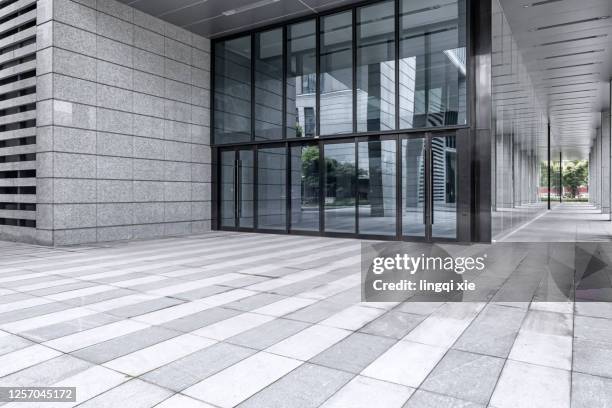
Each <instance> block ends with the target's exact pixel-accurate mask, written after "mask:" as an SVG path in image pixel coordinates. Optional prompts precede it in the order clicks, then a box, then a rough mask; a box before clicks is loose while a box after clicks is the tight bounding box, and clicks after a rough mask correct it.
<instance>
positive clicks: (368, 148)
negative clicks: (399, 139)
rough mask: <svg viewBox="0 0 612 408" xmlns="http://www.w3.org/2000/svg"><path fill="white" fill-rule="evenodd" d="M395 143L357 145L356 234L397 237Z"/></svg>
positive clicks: (361, 143)
mask: <svg viewBox="0 0 612 408" xmlns="http://www.w3.org/2000/svg"><path fill="white" fill-rule="evenodd" d="M395 146H396V141H395V140H374V141H364V142H359V143H358V156H359V167H358V170H357V172H358V177H357V179H358V183H357V186H358V187H357V188H358V193H357V194H358V203H359V233H360V234H366V235H387V236H388V235H395V234H396V222H397V213H396V209H397V206H396V170H395V166H396V147H395Z"/></svg>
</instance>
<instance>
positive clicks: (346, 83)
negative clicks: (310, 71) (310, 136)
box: [319, 11, 353, 135]
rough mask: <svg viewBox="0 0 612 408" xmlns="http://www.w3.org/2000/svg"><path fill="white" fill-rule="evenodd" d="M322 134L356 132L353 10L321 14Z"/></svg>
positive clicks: (320, 78) (320, 76) (320, 75)
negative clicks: (354, 126)
mask: <svg viewBox="0 0 612 408" xmlns="http://www.w3.org/2000/svg"><path fill="white" fill-rule="evenodd" d="M320 47H321V54H320V67H321V73H320V74H319V80H320V81H321V95H320V97H319V98H320V104H321V115H320V125H319V126H320V132H321V134H322V135H333V134H338V133H352V132H353V13H352V12H351V11H345V12H342V13H337V14H332V15H329V16H324V17H322V18H321V33H320Z"/></svg>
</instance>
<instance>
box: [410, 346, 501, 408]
mask: <svg viewBox="0 0 612 408" xmlns="http://www.w3.org/2000/svg"><path fill="white" fill-rule="evenodd" d="M503 366H504V359H502V358H497V357H490V356H484V355H482V354H474V353H468V352H464V351H457V350H449V352H448V353H446V355H445V356H444V357H443V358H442V360H441V361H440V362H439V363H438V365H437V366H436V367H435V368H434V369H433V371H432V372H431V373H430V374H429V375H428V376H427V378H426V379H425V382H424V383H423V384H422V385H421V388H422V389H424V390H426V391H432V392H435V393H437V394H443V395H449V396H451V397H455V398H458V399H464V400H468V401H472V402H475V403H478V404H482V405H486V404H487V403H488V401H489V399H490V398H491V394H492V393H493V388H494V387H495V384H496V383H497V379H498V378H499V375H500V373H501V371H502V368H503Z"/></svg>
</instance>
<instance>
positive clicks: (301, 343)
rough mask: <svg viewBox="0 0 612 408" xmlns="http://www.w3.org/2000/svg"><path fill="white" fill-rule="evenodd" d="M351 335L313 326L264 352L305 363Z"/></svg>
mask: <svg viewBox="0 0 612 408" xmlns="http://www.w3.org/2000/svg"><path fill="white" fill-rule="evenodd" d="M349 334H351V332H350V331H348V330H344V329H337V328H335V327H326V326H319V325H313V326H310V327H308V328H307V329H304V330H302V331H301V332H298V333H296V334H294V335H293V336H291V337H288V338H286V339H285V340H283V341H281V342H279V343H276V344H274V345H273V346H270V347H268V348H267V349H266V351H268V352H270V353H274V354H279V355H282V356H285V357H291V358H295V359H297V360H302V361H307V360H310V359H311V358H312V357H314V356H316V355H317V354H319V353H320V352H322V351H323V350H325V349H327V348H329V347H331V346H333V345H334V344H336V343H338V342H339V341H340V340H342V339H344V338H345V337H347V336H348V335H349Z"/></svg>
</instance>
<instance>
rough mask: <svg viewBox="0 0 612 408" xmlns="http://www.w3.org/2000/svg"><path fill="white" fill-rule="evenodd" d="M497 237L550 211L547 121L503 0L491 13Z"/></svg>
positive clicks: (495, 224) (493, 197)
mask: <svg viewBox="0 0 612 408" xmlns="http://www.w3.org/2000/svg"><path fill="white" fill-rule="evenodd" d="M492 18H493V21H492V30H493V33H492V34H493V43H492V100H493V106H492V108H493V109H492V113H493V129H494V138H495V141H494V143H492V149H493V152H492V158H493V163H492V166H491V169H492V175H491V181H492V188H491V191H492V197H491V199H492V207H493V208H492V217H493V219H492V223H493V226H492V228H493V231H492V233H493V237H494V238H495V237H502V236H504V235H506V234H507V233H509V232H511V231H512V230H514V229H516V228H517V227H519V226H520V225H522V224H524V223H525V222H527V221H529V220H531V219H532V218H533V217H535V216H537V215H538V214H539V213H540V212H541V211H544V210H545V209H546V204H545V203H543V202H541V201H540V199H539V193H538V186H539V185H540V170H539V167H540V162H541V160H542V159H544V160H545V159H546V156H545V152H546V148H547V143H548V142H547V129H546V128H547V124H546V116H545V114H544V110H543V109H542V108H541V106H542V105H541V103H540V101H539V100H538V95H537V94H536V92H535V90H534V87H533V85H532V81H531V78H530V76H529V74H528V73H527V70H526V68H525V66H524V64H523V61H522V57H521V55H520V52H519V51H518V47H517V44H516V42H515V40H514V37H513V35H512V32H511V31H510V26H509V24H508V21H507V19H506V16H505V15H504V11H503V9H502V7H501V5H500V3H499V1H498V0H494V1H493V13H492Z"/></svg>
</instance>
